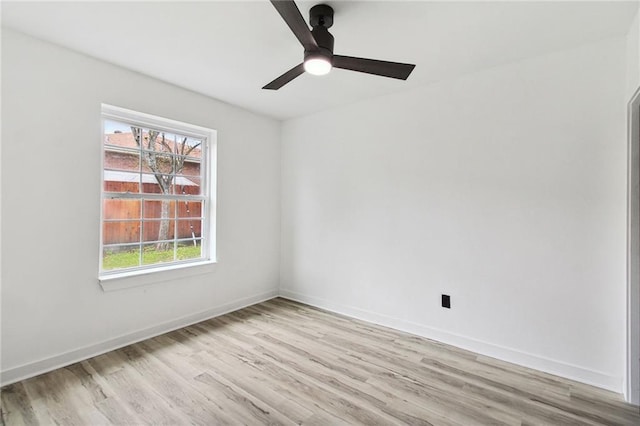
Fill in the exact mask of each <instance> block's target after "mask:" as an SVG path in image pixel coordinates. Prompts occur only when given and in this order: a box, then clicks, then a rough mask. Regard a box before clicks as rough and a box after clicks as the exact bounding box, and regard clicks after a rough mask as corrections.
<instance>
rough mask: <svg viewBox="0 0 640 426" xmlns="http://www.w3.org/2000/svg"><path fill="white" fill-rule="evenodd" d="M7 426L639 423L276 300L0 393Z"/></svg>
mask: <svg viewBox="0 0 640 426" xmlns="http://www.w3.org/2000/svg"><path fill="white" fill-rule="evenodd" d="M1 393H2V395H1V398H0V400H1V405H0V407H1V419H2V420H1V422H0V425H1V424H2V423H4V424H7V425H12V426H13V425H38V424H42V425H48V424H64V425H75V424H77V425H103V424H104V425H112V424H113V425H128V424H131V425H139V424H150V425H151V424H153V425H155V424H167V425H182V424H185V425H186V424H202V425H209V424H220V425H226V424H229V425H231V424H233V425H235V424H246V425H254V424H270V425H293V424H306V425H347V424H348V425H351V424H362V425H364V424H366V425H393V424H410V425H444V426H454V425H464V426H468V425H497V424H506V425H639V424H640V412H639V410H638V407H636V406H632V405H629V404H626V403H625V402H624V401H623V400H622V399H621V396H620V395H617V394H614V393H611V392H608V391H604V390H602V389H597V388H593V387H591V386H588V385H585V384H582V383H576V382H572V381H570V380H565V379H563V378H560V377H557V376H553V375H551V374H548V373H542V372H539V371H534V370H531V369H527V368H524V367H521V366H516V365H512V364H509V363H506V362H503V361H500V360H496V359H492V358H488V357H485V356H482V355H478V354H475V353H473V352H470V351H466V350H463V349H459V348H455V347H452V346H448V345H446V344H443V343H440V342H435V341H432V340H429V339H424V338H421V337H418V336H414V335H411V334H408V333H404V332H399V331H396V330H392V329H389V328H385V327H382V326H379V325H376V324H371V323H367V322H364V321H360V320H355V319H352V318H348V317H346V316H342V315H337V314H334V313H331V312H327V311H324V310H321V309H317V308H312V307H309V306H307V305H303V304H300V303H297V302H293V301H291V300H286V299H281V298H276V299H272V300H270V301H267V302H263V303H261V304H258V305H254V306H251V307H248V308H245V309H242V310H239V311H236V312H232V313H230V314H227V315H223V316H221V317H217V318H214V319H211V320H208V321H203V322H201V323H198V324H195V325H192V326H189V327H185V328H183V329H180V330H175V331H172V332H170V333H167V334H165V335H162V336H158V337H155V338H153V339H149V340H146V341H143V342H140V343H137V344H134V345H130V346H128V347H125V348H122V349H119V350H116V351H113V352H109V353H106V354H104V355H100V356H97V357H94V358H91V359H89V360H86V361H83V362H80V363H77V364H73V365H71V366H68V367H65V368H62V369H59V370H55V371H52V372H50V373H47V374H43V375H41V376H38V377H34V378H31V379H28V380H24V381H22V382H18V383H14V384H12V385H8V386H5V387H4V388H2V389H1Z"/></svg>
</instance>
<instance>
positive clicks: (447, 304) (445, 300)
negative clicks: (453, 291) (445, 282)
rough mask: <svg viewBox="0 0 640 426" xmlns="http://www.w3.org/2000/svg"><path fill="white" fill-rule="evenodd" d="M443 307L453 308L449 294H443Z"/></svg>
mask: <svg viewBox="0 0 640 426" xmlns="http://www.w3.org/2000/svg"><path fill="white" fill-rule="evenodd" d="M442 307H443V308H447V309H451V296H449V295H448V294H443V295H442Z"/></svg>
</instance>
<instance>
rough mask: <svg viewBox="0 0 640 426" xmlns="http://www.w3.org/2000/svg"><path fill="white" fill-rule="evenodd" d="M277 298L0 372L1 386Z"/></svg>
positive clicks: (259, 297) (256, 299)
mask: <svg viewBox="0 0 640 426" xmlns="http://www.w3.org/2000/svg"><path fill="white" fill-rule="evenodd" d="M277 296H278V290H271V291H267V292H264V293H260V294H256V295H254V296H250V297H244V298H241V299H236V300H234V301H231V302H229V303H225V304H224V305H220V306H217V307H215V308H211V309H207V310H205V311H201V312H197V313H195V314H190V315H186V316H183V317H180V318H176V319H173V320H171V321H167V322H164V323H162V324H158V325H154V326H153V327H149V328H145V329H143V330H138V331H135V332H133V333H128V334H125V335H123V336H119V337H116V338H113V339H109V340H106V341H103V342H100V343H96V344H93V345H89V346H85V347H83V348H78V349H74V350H72V351H69V352H65V353H62V354H59V355H55V356H52V357H49V358H45V359H42V360H39V361H35V362H30V363H27V364H23V365H20V366H18V367H13V368H9V369H7V370H4V371H2V372H0V386H5V385H8V384H11V383H15V382H18V381H20V380H24V379H28V378H30V377H34V376H37V375H39V374H43V373H46V372H49V371H52V370H55V369H57V368H62V367H66V366H67V365H70V364H74V363H76V362H79V361H82V360H85V359H88V358H91V357H94V356H97V355H101V354H103V353H105V352H109V351H112V350H115V349H118V348H122V347H124V346H127V345H130V344H132V343H136V342H140V341H142V340H145V339H149V338H151V337H155V336H159V335H161V334H164V333H168V332H170V331H173V330H177V329H179V328H183V327H187V326H189V325H192V324H196V323H198V322H201V321H205V320H208V319H210V318H214V317H217V316H220V315H224V314H226V313H229V312H233V311H236V310H238V309H242V308H244V307H247V306H250V305H255V304H256V303H260V302H263V301H265V300H269V299H273V298H274V297H277Z"/></svg>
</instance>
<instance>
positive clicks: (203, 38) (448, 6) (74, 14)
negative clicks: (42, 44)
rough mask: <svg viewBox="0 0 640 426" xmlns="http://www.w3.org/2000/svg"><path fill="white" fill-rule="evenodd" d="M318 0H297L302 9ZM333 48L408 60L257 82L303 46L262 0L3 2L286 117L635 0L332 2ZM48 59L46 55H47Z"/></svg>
mask: <svg viewBox="0 0 640 426" xmlns="http://www.w3.org/2000/svg"><path fill="white" fill-rule="evenodd" d="M320 2H321V0H317V1H313V2H312V1H298V2H297V4H298V7H299V8H300V10H301V12H302V15H303V16H304V17H305V19H306V18H308V10H309V8H310V7H311V6H313V5H314V4H317V3H320ZM325 3H327V4H329V5H331V6H332V7H333V8H334V9H335V17H334V26H333V27H332V28H331V30H330V31H331V33H332V34H333V35H334V37H335V39H336V43H335V52H336V53H337V54H343V55H351V56H360V57H369V58H374V59H383V60H390V61H396V62H409V63H415V64H416V68H415V70H414V71H413V74H412V75H411V76H410V77H409V79H408V80H407V81H401V80H394V79H388V78H382V77H376V76H370V75H366V74H361V73H356V72H351V71H344V70H333V71H332V72H331V73H330V74H329V75H327V76H322V77H315V76H311V75H307V74H304V75H302V76H300V77H298V78H297V79H296V80H294V81H293V82H291V83H289V84H288V85H286V86H284V87H283V88H282V89H280V90H278V91H269V90H262V89H261V87H262V86H263V85H265V84H266V83H268V82H270V81H271V80H273V79H274V78H275V77H277V76H278V75H280V74H282V73H283V72H285V71H287V70H288V69H290V68H292V67H293V66H294V65H297V64H298V63H300V62H301V61H302V53H303V49H302V47H301V46H300V45H299V44H298V41H297V39H296V38H295V37H294V35H293V34H292V33H291V31H290V30H289V28H288V27H287V26H286V24H285V23H284V21H283V20H282V18H280V16H279V15H278V13H277V12H276V11H275V9H274V8H273V6H272V5H271V4H270V3H269V2H268V1H266V0H263V1H225V2H223V1H209V2H193V3H192V2H136V3H132V2H71V3H62V2H60V3H58V2H45V3H23V2H16V3H13V2H6V1H3V2H2V24H3V25H4V26H6V27H9V28H13V29H15V30H18V31H21V32H24V33H27V34H30V35H33V36H35V37H37V38H41V39H45V40H48V41H51V42H53V43H56V44H60V45H62V46H66V47H69V48H71V49H74V50H77V51H80V52H83V53H85V54H88V55H90V56H94V57H96V58H100V59H103V60H105V61H108V62H112V63H114V64H118V65H121V66H123V67H126V68H129V69H132V70H135V71H138V72H141V73H144V74H147V75H150V76H152V77H156V78H158V79H160V80H164V81H167V82H171V83H173V84H176V85H178V86H181V87H184V88H187V89H191V90H193V91H196V92H200V93H203V94H206V95H209V96H211V97H213V98H216V99H220V100H223V101H225V102H228V103H231V104H235V105H238V106H241V107H243V108H246V109H248V110H251V111H256V112H259V113H262V114H265V115H268V116H271V117H275V118H279V119H286V118H291V117H296V116H301V115H305V114H309V113H312V112H315V111H319V110H323V109H327V108H331V107H335V106H337V105H342V104H347V103H351V102H355V101H358V100H361V99H365V98H370V97H375V96H380V95H384V94H388V93H392V92H399V91H404V90H408V89H410V88H412V87H416V86H419V85H424V84H426V83H429V82H432V81H436V80H441V79H444V78H448V77H451V76H452V75H457V74H463V73H468V72H472V71H476V70H479V69H482V68H487V67H491V66H495V65H499V64H503V63H508V62H513V61H516V60H519V59H522V58H526V57H530V56H534V55H540V54H544V53H547V52H552V51H558V50H562V49H566V48H571V47H574V46H578V45H580V44H585V43H588V42H592V41H597V40H601V39H604V38H608V37H614V36H623V35H625V34H626V33H627V31H628V29H629V27H630V24H631V22H632V20H633V18H634V16H635V14H636V13H637V10H638V2H636V1H632V2H611V1H604V2H513V1H512V2H427V1H410V2H405V1H386V2H382V1H335V0H330V1H326V2H325ZM52 66H55V64H52Z"/></svg>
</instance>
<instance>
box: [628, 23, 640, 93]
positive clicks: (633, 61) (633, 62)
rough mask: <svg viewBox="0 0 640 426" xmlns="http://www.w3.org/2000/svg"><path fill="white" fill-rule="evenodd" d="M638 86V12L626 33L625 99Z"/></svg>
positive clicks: (639, 51)
mask: <svg viewBox="0 0 640 426" xmlns="http://www.w3.org/2000/svg"><path fill="white" fill-rule="evenodd" d="M638 87H640V12H638V13H636V17H635V19H634V20H633V22H632V23H631V27H630V28H629V33H628V34H627V91H626V93H627V100H629V99H631V96H633V94H634V93H635V92H636V90H638Z"/></svg>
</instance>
